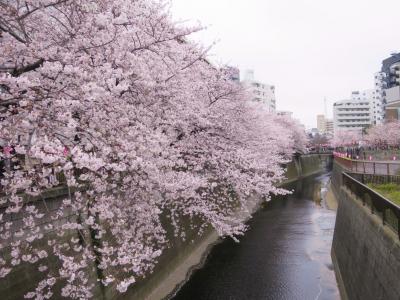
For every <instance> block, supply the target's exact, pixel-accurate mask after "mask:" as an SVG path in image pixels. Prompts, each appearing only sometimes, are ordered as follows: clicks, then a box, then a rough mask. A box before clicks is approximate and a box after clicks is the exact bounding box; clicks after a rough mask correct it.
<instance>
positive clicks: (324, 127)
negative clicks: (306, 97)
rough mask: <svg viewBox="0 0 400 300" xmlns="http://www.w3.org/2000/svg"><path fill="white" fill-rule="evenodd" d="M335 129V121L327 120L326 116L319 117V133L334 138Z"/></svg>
mask: <svg viewBox="0 0 400 300" xmlns="http://www.w3.org/2000/svg"><path fill="white" fill-rule="evenodd" d="M333 128H334V126H333V121H332V120H331V119H327V118H326V117H325V115H318V116H317V129H318V131H319V133H321V134H325V135H331V136H333V131H334V129H333Z"/></svg>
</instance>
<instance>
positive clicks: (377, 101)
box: [372, 72, 385, 124]
mask: <svg viewBox="0 0 400 300" xmlns="http://www.w3.org/2000/svg"><path fill="white" fill-rule="evenodd" d="M384 78H385V74H384V73H382V72H378V73H376V74H375V88H374V92H373V95H372V96H373V100H372V114H373V117H372V121H373V124H381V123H383V121H384V119H385V105H384V98H383V86H384V81H383V80H384Z"/></svg>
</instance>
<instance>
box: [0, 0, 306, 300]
mask: <svg viewBox="0 0 400 300" xmlns="http://www.w3.org/2000/svg"><path fill="white" fill-rule="evenodd" d="M200 29H201V28H191V27H187V26H183V25H179V24H175V23H174V22H172V21H171V17H170V15H169V12H168V10H167V9H166V6H165V3H164V2H162V1H161V2H158V1H150V0H135V1H133V0H118V1H107V0H89V1H88V0H20V1H14V0H13V1H11V0H0V53H2V55H1V56H0V87H1V90H0V97H1V98H0V101H1V102H0V109H1V111H0V138H1V140H2V141H3V148H4V149H8V150H7V151H3V154H2V158H3V159H5V160H8V161H9V160H10V159H11V160H12V161H13V163H12V164H11V166H10V167H9V168H7V169H6V171H5V172H4V174H3V178H2V181H1V185H2V192H3V196H2V198H1V211H0V221H1V224H0V252H1V257H0V277H2V278H3V277H6V276H7V275H9V273H10V272H12V270H13V269H15V268H17V267H18V266H20V265H22V264H32V265H33V266H34V267H35V268H37V271H38V272H39V273H40V274H42V275H41V280H40V281H39V282H37V286H36V288H35V289H33V290H31V291H30V292H28V293H27V294H25V297H26V298H35V299H44V298H51V297H52V296H54V297H56V298H60V297H66V298H72V299H89V298H92V297H93V289H94V285H95V284H94V283H93V282H92V281H91V280H90V276H91V275H90V274H91V273H92V272H93V270H94V271H95V272H96V273H97V276H98V279H99V280H100V284H101V285H103V286H110V287H112V288H115V289H117V290H118V291H119V292H125V291H126V290H127V289H128V287H129V286H130V285H132V284H134V283H135V282H136V281H137V280H138V279H140V278H142V277H143V276H145V275H146V274H148V273H149V272H151V271H152V270H153V268H154V266H155V264H156V263H157V259H158V258H159V257H160V255H162V253H163V250H164V249H166V247H168V238H167V235H166V229H165V228H164V226H163V222H162V220H161V219H162V218H164V217H165V218H166V219H168V220H169V222H171V224H173V225H174V227H175V231H176V234H177V235H180V236H181V237H182V238H185V237H184V231H183V230H182V228H181V226H180V223H179V220H180V219H181V218H182V217H183V216H184V217H189V218H191V219H196V220H200V221H201V222H200V224H201V225H200V228H199V232H201V231H202V230H204V229H205V228H206V227H207V226H208V225H211V226H212V227H213V228H214V229H215V230H217V232H218V233H219V234H220V235H221V236H231V237H235V236H237V235H240V234H243V232H244V231H245V229H246V226H245V225H244V220H245V219H246V217H249V216H250V210H249V207H248V198H249V197H250V196H251V195H254V194H259V195H266V196H268V195H270V194H271V193H282V192H284V191H283V190H281V189H278V188H276V187H275V185H276V183H277V182H278V181H280V180H282V178H283V176H284V174H283V170H282V168H281V167H280V165H281V164H282V163H284V162H286V161H287V160H288V159H289V158H290V156H291V155H292V154H293V152H294V151H302V150H303V149H304V143H305V137H304V136H303V134H302V133H301V131H299V130H298V129H297V128H298V127H297V124H294V123H293V122H292V121H288V120H285V119H282V118H278V117H275V116H272V115H270V114H268V113H266V112H264V111H262V110H260V109H257V108H256V107H254V105H251V104H250V103H249V102H248V100H247V99H248V97H247V94H246V92H245V91H244V90H243V89H242V87H241V86H240V85H238V84H236V83H234V82H232V81H230V80H229V74H226V73H225V72H224V71H223V69H222V70H221V68H219V67H217V66H214V65H212V64H211V63H209V62H208V61H207V51H208V49H207V48H204V47H202V46H201V45H198V44H196V43H193V42H189V41H188V39H187V37H188V36H189V35H190V34H192V33H194V32H196V31H198V30H200ZM55 190H62V191H65V195H64V196H63V197H61V198H57V199H50V198H49V197H48V196H47V195H48V194H49V193H50V192H51V191H55ZM238 216H240V217H238ZM193 226H195V224H194V223H193ZM51 265H56V266H57V269H56V270H55V269H54V268H52V267H51ZM56 285H58V286H59V287H60V295H55V294H54V293H55V290H56V289H55V288H54V287H55V286H56Z"/></svg>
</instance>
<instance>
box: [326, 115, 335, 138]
mask: <svg viewBox="0 0 400 300" xmlns="http://www.w3.org/2000/svg"><path fill="white" fill-rule="evenodd" d="M334 133H335V127H334V124H333V120H330V119H327V120H326V121H325V135H329V136H333V135H334Z"/></svg>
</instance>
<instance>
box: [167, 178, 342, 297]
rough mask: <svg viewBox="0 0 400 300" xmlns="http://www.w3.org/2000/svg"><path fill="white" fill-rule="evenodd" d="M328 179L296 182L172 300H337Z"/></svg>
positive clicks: (216, 250) (228, 241)
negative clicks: (328, 201)
mask: <svg viewBox="0 0 400 300" xmlns="http://www.w3.org/2000/svg"><path fill="white" fill-rule="evenodd" d="M328 181H329V174H325V175H322V176H318V177H312V178H306V179H304V180H300V181H298V182H296V183H294V184H292V185H290V186H288V187H287V188H289V189H291V190H294V193H293V194H292V195H289V196H284V197H282V196H281V197H277V198H275V199H273V200H272V201H271V202H269V203H268V204H266V205H265V207H264V208H263V209H261V210H260V211H259V212H257V213H256V214H255V215H254V218H253V219H252V220H251V221H250V222H249V225H250V229H249V231H248V232H247V233H246V234H245V235H244V236H243V237H241V239H240V243H235V242H234V241H232V240H231V239H226V240H225V241H223V242H222V243H221V244H219V245H217V246H215V247H214V248H213V250H212V251H211V253H210V255H209V257H208V258H207V262H206V264H205V266H204V267H203V268H202V269H200V270H197V271H196V272H195V273H194V274H193V276H192V278H191V279H190V280H189V281H188V282H187V283H186V284H185V285H184V286H183V287H182V289H181V290H180V291H179V292H178V294H177V295H176V297H175V298H174V300H196V299H202V300H203V299H204V300H205V299H210V300H218V299H221V300H225V299H227V300H236V299H240V300H241V299H251V300H253V299H254V300H257V299H274V300H279V299H285V300H286V299H287V300H292V299H299V300H300V299H301V300H308V299H310V300H316V299H321V300H322V299H324V300H330V299H340V297H339V291H338V288H337V284H336V279H335V274H334V271H333V266H332V261H331V257H330V251H331V244H332V238H333V230H334V225H335V217H336V215H335V212H334V211H331V210H328V209H327V206H326V203H325V201H324V200H323V199H322V198H324V194H325V193H326V191H327V189H326V186H327V183H328Z"/></svg>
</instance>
